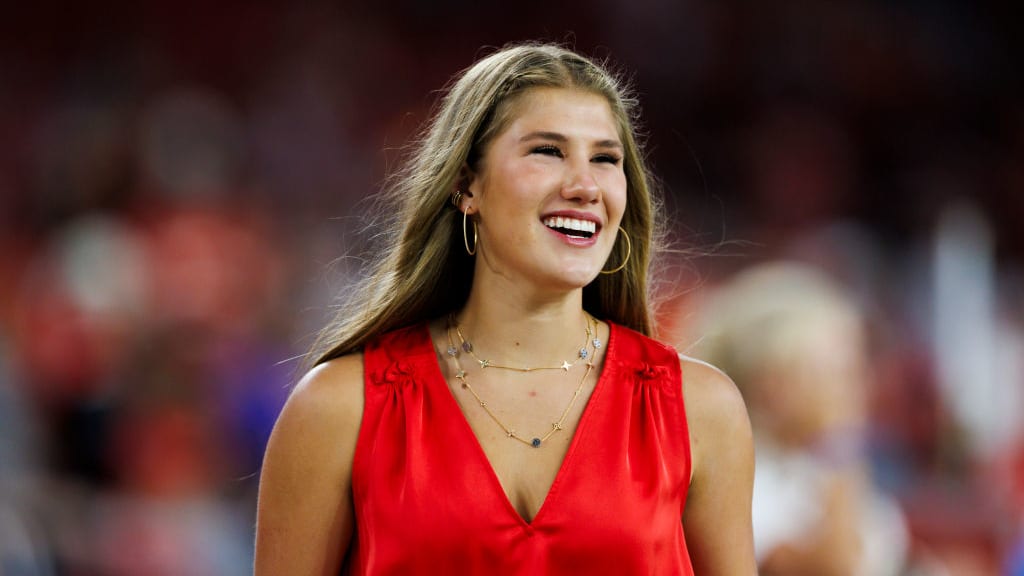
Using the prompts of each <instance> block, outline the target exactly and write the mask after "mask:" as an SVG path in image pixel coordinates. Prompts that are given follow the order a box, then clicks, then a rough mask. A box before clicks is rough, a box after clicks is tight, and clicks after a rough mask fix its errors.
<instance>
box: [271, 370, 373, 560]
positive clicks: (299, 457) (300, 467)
mask: <svg viewBox="0 0 1024 576" xmlns="http://www.w3.org/2000/svg"><path fill="white" fill-rule="evenodd" d="M362 410H363V367H362V358H361V357H359V356H356V355H353V356H346V357H343V358H338V359H336V360H332V361H330V362H328V363H326V364H323V365H320V366H317V367H316V368H314V369H313V370H311V371H310V372H309V374H307V375H306V376H305V377H304V378H303V379H302V381H300V382H299V384H298V385H297V386H296V388H295V390H294V391H293V393H292V395H291V397H290V398H289V399H288V402H287V403H286V404H285V407H284V409H283V410H282V411H281V415H280V416H279V417H278V420H277V424H275V426H274V431H273V433H272V434H271V436H270V442H269V443H268V445H267V453H266V456H265V457H264V460H263V471H262V473H261V475H260V488H259V503H258V505H257V513H256V563H255V575H256V576H262V575H270V574H303V575H305V574H310V575H312V574H317V575H320V574H331V575H335V574H338V572H339V570H340V568H341V564H342V561H343V560H344V558H345V553H346V552H347V550H348V545H349V541H350V540H351V538H352V530H353V528H354V520H353V514H352V458H353V455H354V454H355V448H356V439H357V437H358V434H359V423H360V419H361V418H362Z"/></svg>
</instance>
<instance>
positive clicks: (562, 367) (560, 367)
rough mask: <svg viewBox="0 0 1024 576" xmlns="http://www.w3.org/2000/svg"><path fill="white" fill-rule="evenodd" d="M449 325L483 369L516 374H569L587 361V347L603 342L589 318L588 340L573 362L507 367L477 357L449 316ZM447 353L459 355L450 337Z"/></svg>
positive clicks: (564, 361) (461, 345)
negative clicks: (453, 328) (554, 371)
mask: <svg viewBox="0 0 1024 576" xmlns="http://www.w3.org/2000/svg"><path fill="white" fill-rule="evenodd" d="M448 323H449V325H451V324H454V325H455V333H456V334H457V335H458V336H459V346H460V347H461V348H462V350H463V351H464V352H466V353H468V354H469V355H470V356H472V357H473V359H474V360H476V363H477V364H479V365H480V367H481V368H498V369H500V370H514V371H516V372H535V371H537V370H564V371H566V372H568V371H569V369H570V368H572V367H573V366H575V365H576V363H577V362H579V361H580V360H586V359H587V357H588V356H589V355H590V352H589V351H588V350H587V346H593V347H594V348H595V349H597V348H600V347H601V340H600V339H598V338H595V337H594V331H593V329H592V328H591V320H590V317H589V316H587V319H586V326H585V328H586V331H587V335H586V338H585V339H584V340H583V346H580V350H579V352H577V355H576V358H575V359H574V360H573V361H572V362H569V361H568V360H563V361H562V363H561V364H560V365H558V366H524V367H519V366H506V365H503V364H495V363H493V362H491V361H490V360H488V359H486V358H480V357H479V356H477V355H476V350H475V349H474V348H473V344H472V343H471V342H469V341H468V340H466V338H465V336H463V335H462V328H461V327H460V326H459V324H458V323H457V322H455V319H454V318H453V317H451V316H449V317H448ZM447 352H448V355H449V356H452V357H455V356H457V355H458V349H456V348H455V344H454V343H453V342H452V339H451V338H450V337H449V338H448V350H447Z"/></svg>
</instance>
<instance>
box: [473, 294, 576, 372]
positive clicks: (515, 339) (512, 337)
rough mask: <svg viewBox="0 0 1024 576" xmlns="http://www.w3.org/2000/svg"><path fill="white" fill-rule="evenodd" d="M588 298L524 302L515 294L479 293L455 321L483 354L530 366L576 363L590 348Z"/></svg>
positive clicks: (569, 296)
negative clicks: (583, 348) (579, 354)
mask: <svg viewBox="0 0 1024 576" xmlns="http://www.w3.org/2000/svg"><path fill="white" fill-rule="evenodd" d="M582 303H583V292H582V290H574V291H572V292H568V293H566V294H564V295H562V296H561V297H556V298H545V299H542V298H523V297H517V295H516V294H515V293H512V292H504V293H495V292H489V293H487V294H486V296H485V294H484V293H483V291H480V290H476V289H474V290H473V291H472V292H471V293H470V297H469V300H467V302H466V306H465V307H464V308H463V309H462V310H461V311H459V312H457V313H456V320H457V321H458V323H459V325H460V326H461V330H462V333H463V334H464V335H465V337H466V339H467V340H470V341H472V343H473V345H474V346H475V347H476V350H478V351H479V352H480V353H483V354H486V355H489V356H491V357H493V358H494V359H495V360H497V361H502V362H508V363H513V364H519V365H526V366H537V365H558V364H560V363H561V362H562V361H563V360H569V361H572V360H574V359H575V358H576V356H575V354H576V353H577V351H578V350H579V348H580V346H581V345H582V344H584V343H585V342H586V328H587V316H586V314H585V313H584V311H583V305H582Z"/></svg>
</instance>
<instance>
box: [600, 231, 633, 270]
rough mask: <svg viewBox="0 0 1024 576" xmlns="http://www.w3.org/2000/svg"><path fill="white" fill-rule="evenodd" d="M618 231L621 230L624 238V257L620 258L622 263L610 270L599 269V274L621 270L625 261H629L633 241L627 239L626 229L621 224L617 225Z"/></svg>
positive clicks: (624, 265)
mask: <svg viewBox="0 0 1024 576" xmlns="http://www.w3.org/2000/svg"><path fill="white" fill-rule="evenodd" d="M619 232H622V237H623V238H625V239H626V257H625V258H623V259H622V264H619V265H618V266H616V267H615V268H613V269H611V270H601V274H615V273H616V272H618V271H619V270H622V269H623V268H625V267H626V262H629V257H630V256H631V255H632V254H633V243H632V242H631V241H630V240H629V234H626V230H625V228H623V227H622V226H619Z"/></svg>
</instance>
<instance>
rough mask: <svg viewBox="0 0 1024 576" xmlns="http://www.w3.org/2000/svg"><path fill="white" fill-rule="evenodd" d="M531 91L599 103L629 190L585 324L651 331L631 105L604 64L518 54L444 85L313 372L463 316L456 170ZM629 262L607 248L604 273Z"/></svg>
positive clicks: (642, 192)
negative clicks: (377, 342)
mask: <svg viewBox="0 0 1024 576" xmlns="http://www.w3.org/2000/svg"><path fill="white" fill-rule="evenodd" d="M537 87H549V88H572V89H577V90H585V91H589V92H592V93H595V94H599V95H601V96H603V97H604V98H605V99H607V101H608V104H609V106H610V108H611V112H612V115H613V117H614V119H615V122H616V124H617V128H618V133H619V138H620V139H621V141H622V145H623V152H624V156H623V169H624V171H625V176H626V184H627V202H626V210H625V213H624V214H623V217H622V224H621V225H622V227H623V228H624V229H625V230H626V231H627V233H628V234H629V236H630V238H631V239H632V254H631V255H630V256H629V259H628V261H627V262H626V265H625V267H624V268H623V269H622V270H621V271H620V272H617V273H615V274H607V275H606V274H601V275H599V276H598V278H596V279H595V280H594V281H593V282H591V283H590V284H588V285H587V286H585V287H584V289H583V305H584V308H586V309H587V310H588V311H589V312H590V313H591V314H593V315H595V316H597V317H598V318H604V319H608V320H611V321H613V322H616V323H619V324H622V325H625V326H628V327H630V328H632V329H634V330H637V331H638V332H641V333H643V334H647V335H651V334H652V333H653V332H654V325H653V320H652V314H651V310H650V306H649V299H650V295H649V294H648V290H649V284H648V273H649V268H650V262H651V258H652V255H653V254H654V253H655V252H656V251H657V249H658V247H660V243H661V232H662V229H661V222H660V221H658V220H657V219H656V215H657V214H659V213H660V210H659V209H658V207H659V205H660V201H659V199H658V198H657V196H656V195H655V194H654V191H653V182H652V179H651V177H650V176H649V175H648V171H647V168H646V165H645V160H644V154H643V152H642V149H641V143H640V141H639V140H640V139H639V136H638V133H637V129H636V126H637V121H638V118H637V114H638V107H637V101H636V99H635V98H634V97H633V96H632V94H631V92H630V91H629V89H628V87H627V86H626V85H625V83H623V82H622V81H620V80H619V78H617V77H616V76H615V75H614V74H612V73H611V72H609V70H608V69H607V68H606V67H605V66H604V65H602V64H600V63H597V62H595V61H593V60H590V59H588V58H585V57H583V56H581V55H579V54H577V53H575V52H573V51H571V50H568V49H566V48H563V47H561V46H556V45H550V44H517V45H512V46H507V47H505V48H503V49H501V50H498V51H496V52H494V53H492V54H490V55H489V56H487V57H485V58H483V59H481V60H480V61H478V62H476V63H475V64H473V65H472V66H470V67H469V68H468V69H466V70H464V71H463V72H462V73H461V74H459V75H457V76H456V77H455V78H454V80H453V82H452V83H451V84H450V85H449V87H448V89H447V91H446V93H445V94H444V96H443V98H442V99H441V101H440V106H439V108H438V109H437V111H436V113H435V114H434V115H433V117H432V119H431V120H430V121H429V122H428V124H427V125H426V127H425V129H424V130H423V133H422V135H421V136H420V138H419V139H418V141H417V142H416V145H415V146H414V148H413V151H412V154H411V155H410V156H409V159H408V161H407V162H406V163H405V165H404V167H403V168H402V169H401V170H400V171H399V172H397V173H396V174H394V175H393V176H392V177H391V178H390V179H389V184H388V185H387V186H386V187H385V189H384V191H383V193H382V194H381V196H380V199H379V201H378V203H379V205H378V208H377V211H376V213H377V214H384V215H387V217H386V218H387V221H385V222H382V223H381V224H380V225H381V226H383V228H382V230H383V232H381V236H379V238H382V239H383V241H384V244H385V245H384V246H381V247H380V248H381V255H380V257H378V258H371V259H370V260H369V262H370V264H369V268H368V269H367V270H366V271H365V272H366V273H365V274H364V275H363V279H362V280H361V281H360V282H359V283H358V284H357V285H356V286H355V289H354V291H353V292H352V296H351V297H350V298H348V300H347V301H346V302H345V303H344V304H343V305H342V306H341V308H340V309H339V311H338V313H337V315H336V317H335V318H334V320H333V321H332V322H331V323H330V324H328V325H327V326H326V327H325V328H324V330H323V331H322V332H321V333H320V335H319V337H318V339H317V341H316V342H315V343H314V345H313V348H312V350H311V352H310V354H309V356H308V359H309V360H311V361H312V362H311V365H317V364H320V363H322V362H326V361H328V360H330V359H332V358H336V357H339V356H343V355H345V354H349V353H352V352H355V351H358V350H360V349H361V348H362V347H363V345H365V344H366V343H367V342H368V341H369V340H371V339H372V338H374V337H375V336H377V335H379V334H382V333H384V332H387V331H389V330H392V329H395V328H399V327H402V326H407V325H410V324H414V323H417V322H421V321H425V320H428V319H431V318H435V317H438V316H440V315H443V314H445V313H448V312H451V311H453V310H457V309H458V308H460V307H461V306H463V305H464V304H465V302H466V299H467V298H468V296H469V291H470V287H471V284H472V278H473V269H474V265H475V261H474V259H473V258H472V257H471V256H469V255H468V254H467V253H466V251H465V249H464V247H463V238H462V234H463V231H462V214H461V212H460V211H458V210H457V209H455V208H454V206H453V205H452V204H451V203H450V202H449V199H450V197H451V195H452V193H453V192H454V191H455V188H456V185H457V184H458V183H459V178H460V173H461V171H462V168H463V167H464V166H468V167H470V168H471V169H474V170H475V169H476V167H477V164H478V162H480V159H481V158H482V157H483V155H484V152H485V150H486V148H487V146H488V144H489V143H490V142H491V141H492V140H493V139H494V138H495V137H496V136H497V135H498V134H500V133H501V132H502V130H504V129H505V128H506V127H507V126H508V125H509V123H510V122H511V120H512V117H511V116H512V113H513V106H512V104H513V103H514V102H515V100H516V98H517V97H519V96H520V95H522V94H523V93H524V92H526V91H527V90H530V89H531V88H537ZM625 257H626V246H625V242H624V241H623V240H622V239H621V238H620V239H618V241H617V242H616V243H615V247H614V248H613V249H612V253H611V255H610V256H609V259H608V262H607V264H606V265H605V267H606V268H614V267H616V266H618V265H619V264H620V263H621V262H622V260H623V258H625Z"/></svg>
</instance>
